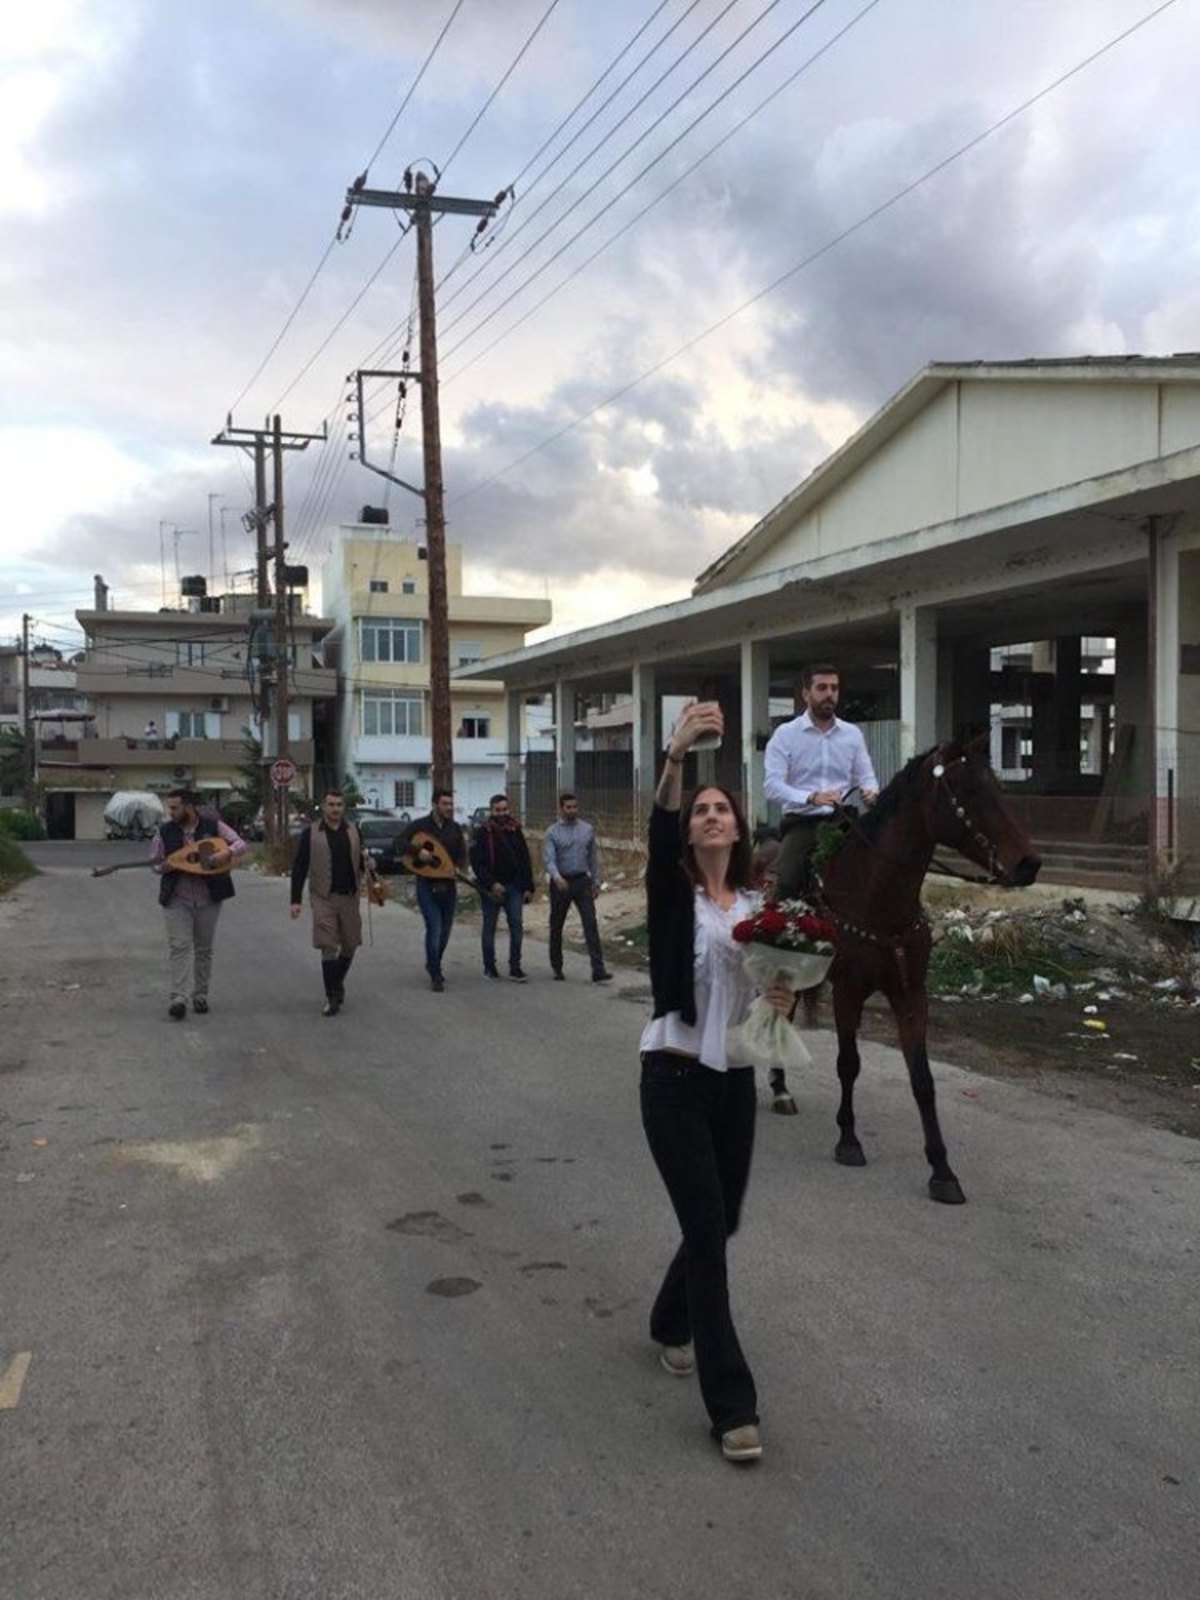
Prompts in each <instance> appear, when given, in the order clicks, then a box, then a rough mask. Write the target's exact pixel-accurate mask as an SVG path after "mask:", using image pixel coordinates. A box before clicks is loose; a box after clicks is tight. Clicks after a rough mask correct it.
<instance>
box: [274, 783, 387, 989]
mask: <svg viewBox="0 0 1200 1600" xmlns="http://www.w3.org/2000/svg"><path fill="white" fill-rule="evenodd" d="M371 870H372V869H371V866H370V863H369V862H368V861H367V859H366V856H365V854H364V851H363V842H362V835H361V834H360V833H359V831H358V829H357V828H356V827H355V826H354V824H353V823H352V822H347V821H346V797H345V796H344V795H343V793H342V791H341V790H340V789H329V790H327V791H326V794H325V798H324V800H322V802H321V820H320V822H314V823H312V824H311V826H309V827H307V828H305V830H304V832H303V833H302V834H301V835H300V844H299V847H298V849H297V851H296V859H295V861H294V862H293V863H292V904H291V915H292V917H293V919H295V918H296V917H298V916H299V915H300V911H301V908H302V904H303V899H304V881H305V879H306V878H307V879H308V903H309V905H310V907H311V908H312V923H313V931H312V942H313V946H314V948H315V949H317V950H319V951H320V952H321V977H322V979H323V980H324V983H325V1004H324V1006H323V1007H322V1008H321V1015H322V1016H324V1017H336V1016H337V1014H338V1012H339V1011H340V1010H341V1009H342V1007H343V1006H344V1005H345V1003H346V974H347V973H348V972H349V970H350V963H351V962H352V961H353V960H354V952H355V951H356V950H357V949H358V947H359V945H360V944H361V943H362V909H361V906H360V902H359V895H360V893H361V891H362V884H363V876H364V874H367V873H370V872H371Z"/></svg>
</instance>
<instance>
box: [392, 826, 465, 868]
mask: <svg viewBox="0 0 1200 1600" xmlns="http://www.w3.org/2000/svg"><path fill="white" fill-rule="evenodd" d="M400 865H401V866H402V867H403V868H404V870H405V871H406V872H414V873H416V875H417V877H418V878H442V879H452V878H456V877H457V876H458V868H457V867H456V866H455V865H454V862H453V861H452V860H451V858H450V852H449V851H448V850H447V849H446V846H445V845H444V844H443V843H442V842H441V840H440V839H436V838H434V836H433V834H432V833H426V832H425V831H424V830H423V829H418V831H417V832H416V833H414V834H413V836H412V838H411V839H410V840H409V841H408V851H407V853H406V854H405V855H402V856H401V857H400Z"/></svg>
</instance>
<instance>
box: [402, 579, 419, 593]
mask: <svg viewBox="0 0 1200 1600" xmlns="http://www.w3.org/2000/svg"><path fill="white" fill-rule="evenodd" d="M400 592H401V593H402V594H416V592H417V586H416V584H415V583H414V582H413V581H412V579H411V578H405V580H404V582H403V583H402V584H401V585H400Z"/></svg>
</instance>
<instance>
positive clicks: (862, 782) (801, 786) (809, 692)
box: [763, 662, 879, 900]
mask: <svg viewBox="0 0 1200 1600" xmlns="http://www.w3.org/2000/svg"><path fill="white" fill-rule="evenodd" d="M840 689H841V682H840V679H839V676H838V669H837V668H836V667H835V666H831V665H830V664H829V663H828V662H822V663H820V664H818V665H815V666H810V667H806V668H805V669H804V673H803V676H802V678H801V687H800V693H801V698H802V699H803V701H804V711H803V712H802V714H801V715H800V716H798V717H795V718H793V719H792V721H791V722H784V723H782V724H781V725H780V726H779V727H778V728H776V729H775V732H774V733H773V734H772V735H771V738H770V740H769V742H768V744H767V750H766V756H765V763H764V764H765V782H764V784H763V792H764V794H765V795H766V797H767V799H768V800H776V801H778V802H779V804H780V805H781V806H782V807H783V821H782V824H781V828H780V832H781V834H782V836H783V848H782V850H781V851H780V856H779V867H778V891H777V893H778V898H779V899H781V900H791V899H794V898H796V897H797V896H800V895H804V894H805V893H807V892H808V891H809V890H810V889H811V882H810V874H809V859H810V857H811V856H812V853H813V849H814V847H815V845H816V842H817V829H818V828H819V827H820V825H821V823H822V822H828V821H829V820H830V819H831V818H832V817H834V816H836V814H837V807H838V806H839V805H840V804H841V802H842V800H843V799H844V798H845V796H846V795H848V794H849V793H850V792H851V791H852V790H855V789H857V790H858V791H859V792H860V793H861V795H862V799H863V803H864V805H868V806H870V805H874V803H875V799H876V796H877V795H878V792H879V780H878V779H877V778H876V776H875V769H874V767H873V766H872V765H871V757H870V755H869V754H868V752H867V745H866V740H865V739H864V738H863V736H862V731H861V730H860V729H859V728H857V727H856V726H855V724H854V723H853V722H843V721H842V720H841V719H840V718H839V717H838V715H837V704H838V695H839V692H840Z"/></svg>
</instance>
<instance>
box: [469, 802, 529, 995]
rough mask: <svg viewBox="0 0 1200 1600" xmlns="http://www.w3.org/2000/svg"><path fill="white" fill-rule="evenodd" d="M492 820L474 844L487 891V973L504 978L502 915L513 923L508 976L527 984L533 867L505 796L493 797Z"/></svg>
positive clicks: (474, 864) (475, 864)
mask: <svg viewBox="0 0 1200 1600" xmlns="http://www.w3.org/2000/svg"><path fill="white" fill-rule="evenodd" d="M488 808H489V814H488V816H487V818H486V819H485V821H484V822H483V823H482V824H481V825H480V827H479V830H478V832H477V833H476V835H475V838H474V840H473V841H472V843H471V870H472V871H473V872H474V874H475V881H476V883H478V885H479V887H480V890H481V891H482V894H481V899H482V901H483V972H484V976H485V977H488V978H498V977H499V976H500V973H499V971H498V970H497V967H496V924H497V923H498V922H499V920H500V913H501V911H503V912H504V919H505V921H506V922H507V923H508V975H509V977H510V978H512V979H513V981H514V982H515V983H524V982H525V981H526V980H525V974H524V972H523V971H522V970H521V941H522V939H523V937H524V933H525V927H524V912H525V907H526V906H527V905H528V904H529V902H530V901H531V900H532V899H533V864H532V862H531V861H530V859H529V846H528V844H527V843H526V841H525V835H524V834H523V833H522V832H521V825H520V823H519V822H518V821H517V819H516V817H514V816H513V814H512V810H511V808H510V806H509V803H508V796H507V795H506V794H494V795H493V796H492V798H491V800H490V801H489V802H488Z"/></svg>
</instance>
